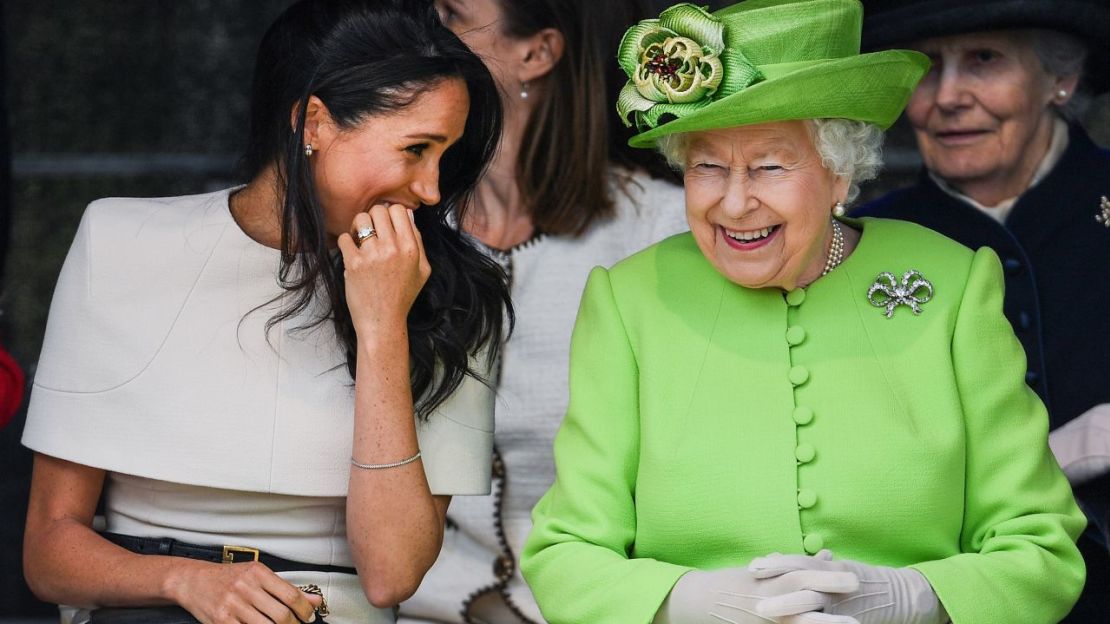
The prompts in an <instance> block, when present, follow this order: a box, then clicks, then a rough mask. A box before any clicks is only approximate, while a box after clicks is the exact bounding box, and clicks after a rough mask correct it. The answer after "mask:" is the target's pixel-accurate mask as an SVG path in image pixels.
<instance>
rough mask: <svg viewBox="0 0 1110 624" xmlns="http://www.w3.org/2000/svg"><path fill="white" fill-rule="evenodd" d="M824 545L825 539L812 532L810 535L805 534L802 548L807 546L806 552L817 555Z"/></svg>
mask: <svg viewBox="0 0 1110 624" xmlns="http://www.w3.org/2000/svg"><path fill="white" fill-rule="evenodd" d="M824 547H825V540H824V539H822V538H821V536H820V535H817V534H816V533H810V534H809V535H807V536H805V538H804V539H802V548H805V549H806V552H807V553H809V554H811V555H816V554H817V553H819V552H821V549H822V548H824Z"/></svg>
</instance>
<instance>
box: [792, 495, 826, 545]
mask: <svg viewBox="0 0 1110 624" xmlns="http://www.w3.org/2000/svg"><path fill="white" fill-rule="evenodd" d="M816 504H817V492H814V491H813V490H798V506H799V507H801V508H802V509H809V508H810V507H813V506H814V505H816ZM814 537H815V536H814ZM817 550H821V547H820V546H818V547H817Z"/></svg>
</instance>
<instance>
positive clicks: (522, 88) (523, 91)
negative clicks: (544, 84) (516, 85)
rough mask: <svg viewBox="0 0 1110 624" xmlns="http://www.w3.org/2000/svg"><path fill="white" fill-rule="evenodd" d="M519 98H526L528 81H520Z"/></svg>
mask: <svg viewBox="0 0 1110 624" xmlns="http://www.w3.org/2000/svg"><path fill="white" fill-rule="evenodd" d="M520 99H522V100H527V99H528V83H527V82H521V83H520Z"/></svg>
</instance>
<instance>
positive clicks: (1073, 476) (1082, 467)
mask: <svg viewBox="0 0 1110 624" xmlns="http://www.w3.org/2000/svg"><path fill="white" fill-rule="evenodd" d="M1048 446H1049V447H1050V448H1051V449H1052V454H1053V455H1055V456H1056V463H1058V464H1060V468H1061V469H1062V470H1063V471H1064V474H1065V475H1067V477H1068V481H1070V482H1071V484H1072V485H1080V484H1082V483H1085V482H1087V481H1090V480H1091V479H1094V478H1095V477H1099V476H1102V475H1104V474H1106V473H1107V472H1110V403H1103V404H1101V405H1096V406H1094V407H1092V408H1091V409H1089V410H1087V411H1085V412H1083V413H1082V414H1080V415H1079V416H1077V417H1075V418H1073V419H1072V420H1070V421H1068V423H1067V424H1066V425H1064V426H1063V427H1060V428H1059V429H1056V430H1055V431H1052V432H1050V433H1049V434H1048Z"/></svg>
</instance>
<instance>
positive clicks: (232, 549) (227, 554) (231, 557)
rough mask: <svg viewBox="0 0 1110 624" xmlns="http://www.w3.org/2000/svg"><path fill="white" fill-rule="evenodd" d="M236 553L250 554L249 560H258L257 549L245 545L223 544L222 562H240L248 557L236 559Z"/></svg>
mask: <svg viewBox="0 0 1110 624" xmlns="http://www.w3.org/2000/svg"><path fill="white" fill-rule="evenodd" d="M236 555H250V559H249V560H250V561H258V549H257V548H247V547H246V546H224V556H223V563H242V562H244V561H247V560H248V559H243V558H240V559H236V558H235V556H236Z"/></svg>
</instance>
